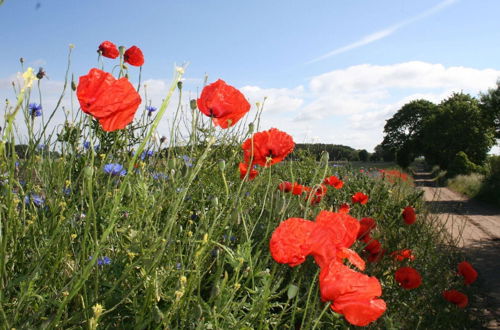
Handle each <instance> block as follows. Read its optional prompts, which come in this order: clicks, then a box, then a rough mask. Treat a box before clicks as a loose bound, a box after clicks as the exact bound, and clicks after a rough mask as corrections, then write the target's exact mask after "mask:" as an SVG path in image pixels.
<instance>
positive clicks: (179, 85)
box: [177, 81, 182, 90]
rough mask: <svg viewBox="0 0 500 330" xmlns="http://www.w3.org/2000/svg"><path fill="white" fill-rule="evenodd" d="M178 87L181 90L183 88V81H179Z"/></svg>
mask: <svg viewBox="0 0 500 330" xmlns="http://www.w3.org/2000/svg"><path fill="white" fill-rule="evenodd" d="M177 88H179V90H181V89H182V81H178V82H177Z"/></svg>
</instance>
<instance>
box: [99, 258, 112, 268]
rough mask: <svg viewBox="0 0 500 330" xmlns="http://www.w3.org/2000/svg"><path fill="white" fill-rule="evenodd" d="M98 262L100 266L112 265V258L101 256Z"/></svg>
mask: <svg viewBox="0 0 500 330" xmlns="http://www.w3.org/2000/svg"><path fill="white" fill-rule="evenodd" d="M97 264H98V265H99V266H102V265H110V264H111V259H110V258H109V257H102V258H99V259H97Z"/></svg>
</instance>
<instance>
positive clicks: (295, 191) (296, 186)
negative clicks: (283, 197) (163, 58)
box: [292, 182, 305, 195]
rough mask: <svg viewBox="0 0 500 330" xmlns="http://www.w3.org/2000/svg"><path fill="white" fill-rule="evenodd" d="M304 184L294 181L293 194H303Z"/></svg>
mask: <svg viewBox="0 0 500 330" xmlns="http://www.w3.org/2000/svg"><path fill="white" fill-rule="evenodd" d="M304 188H305V187H304V186H303V185H301V184H298V183H297V182H294V183H293V185H292V194H293V195H301V194H302V193H303V192H304Z"/></svg>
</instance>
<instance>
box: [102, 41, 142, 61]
mask: <svg viewBox="0 0 500 330" xmlns="http://www.w3.org/2000/svg"><path fill="white" fill-rule="evenodd" d="M97 52H98V53H99V54H100V55H102V56H104V57H107V58H111V59H115V58H117V57H118V56H119V55H120V51H119V50H118V48H117V47H116V45H115V44H114V43H112V42H111V41H103V42H102V43H101V44H100V45H99V48H98V49H97ZM123 60H124V61H125V63H128V64H130V65H133V66H142V65H143V64H144V55H143V54H142V50H141V49H140V48H139V47H137V46H132V47H130V48H129V49H127V50H126V51H125V53H124V54H123Z"/></svg>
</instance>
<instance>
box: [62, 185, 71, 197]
mask: <svg viewBox="0 0 500 330" xmlns="http://www.w3.org/2000/svg"><path fill="white" fill-rule="evenodd" d="M63 194H65V195H66V196H69V195H70V194H71V188H69V187H66V188H63Z"/></svg>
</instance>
